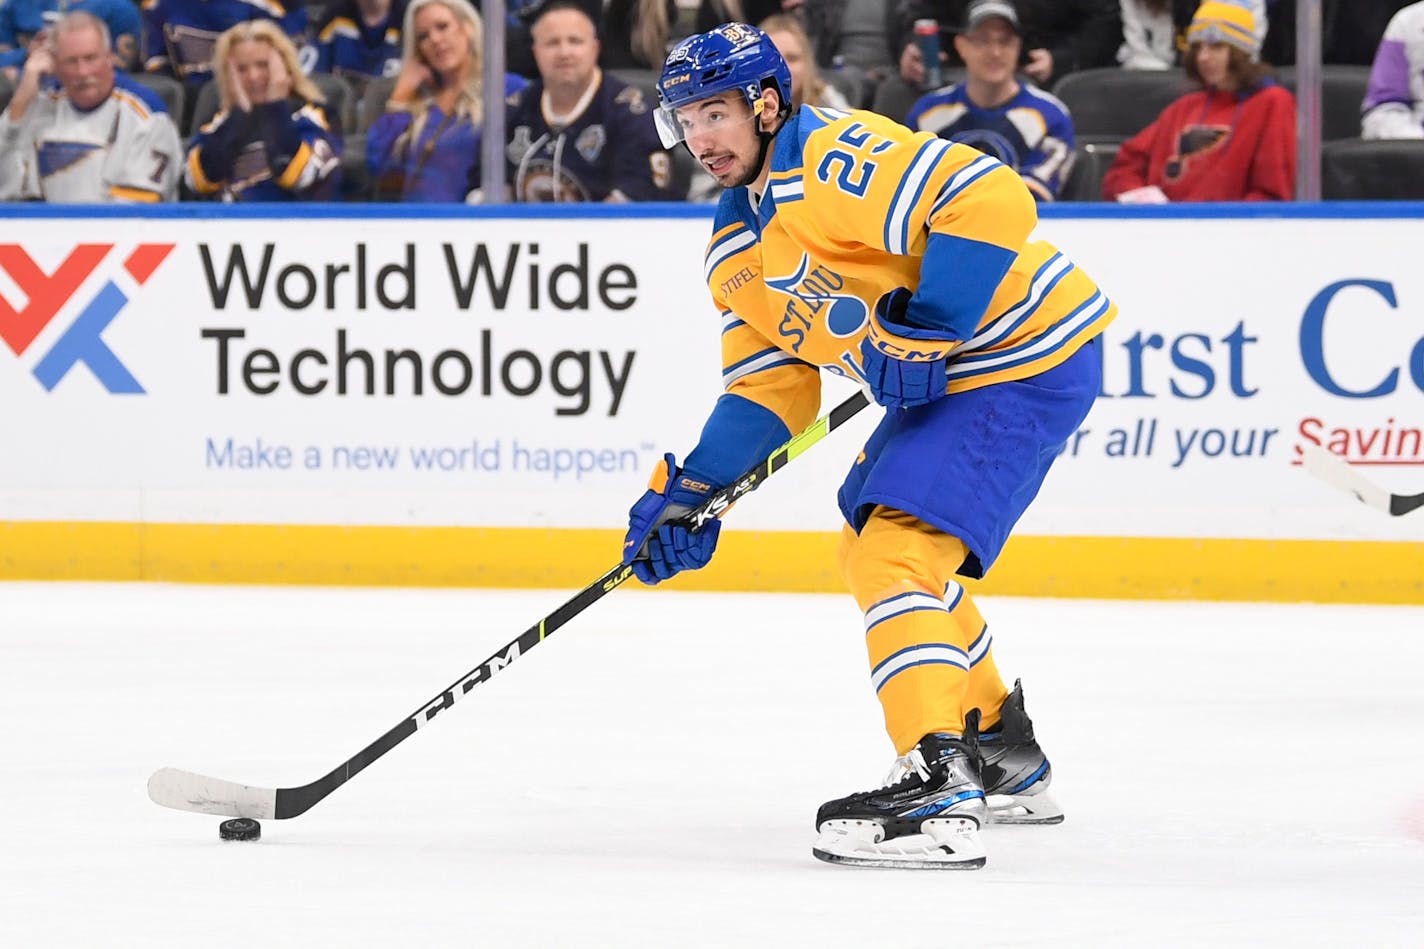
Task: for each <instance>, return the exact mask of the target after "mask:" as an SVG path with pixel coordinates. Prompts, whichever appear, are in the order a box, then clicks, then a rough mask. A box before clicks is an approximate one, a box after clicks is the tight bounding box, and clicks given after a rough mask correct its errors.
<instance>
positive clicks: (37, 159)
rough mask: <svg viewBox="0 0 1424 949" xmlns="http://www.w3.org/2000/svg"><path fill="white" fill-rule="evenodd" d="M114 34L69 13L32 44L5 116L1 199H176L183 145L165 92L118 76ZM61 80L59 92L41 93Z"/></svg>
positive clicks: (0, 138) (1, 122)
mask: <svg viewBox="0 0 1424 949" xmlns="http://www.w3.org/2000/svg"><path fill="white" fill-rule="evenodd" d="M112 48H113V44H112V40H111V37H110V35H109V28H108V26H106V25H105V23H104V21H103V20H101V19H99V18H98V17H97V16H94V15H93V14H90V13H83V12H80V13H70V14H67V15H65V16H64V17H63V18H62V19H60V20H59V21H57V22H56V23H55V24H54V25H53V26H51V27H50V28H49V29H48V30H47V31H46V35H45V38H44V39H43V40H42V41H40V42H38V43H35V44H33V46H32V47H31V49H30V55H29V57H28V58H27V59H26V60H25V64H24V70H23V72H22V73H21V74H20V82H19V85H18V86H17V88H16V89H15V94H14V96H13V98H11V100H10V105H9V108H7V109H6V110H5V112H4V114H2V115H0V200H5V201H14V200H39V201H49V202H52V203H56V204H100V203H107V202H125V203H127V202H143V203H149V202H154V201H172V200H173V199H174V198H175V197H177V192H178V169H179V167H180V165H181V163H182V147H181V146H180V144H179V142H178V130H177V129H176V128H174V126H173V122H172V120H171V119H170V118H169V117H168V114H167V113H166V112H164V110H163V103H162V101H161V100H159V99H158V97H157V96H155V95H153V94H152V93H150V92H149V91H148V90H146V89H143V88H142V87H141V86H139V85H138V84H137V83H135V82H133V80H130V79H128V78H127V77H122V78H119V77H116V76H115V74H114V62H113V58H112V56H111V54H110V50H111V49H112ZM51 73H52V74H53V75H55V76H56V77H57V78H58V80H59V89H58V90H55V91H48V90H41V88H40V83H41V80H43V79H44V78H45V77H46V76H48V75H50V74H51Z"/></svg>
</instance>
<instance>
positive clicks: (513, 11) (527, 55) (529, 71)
mask: <svg viewBox="0 0 1424 949" xmlns="http://www.w3.org/2000/svg"><path fill="white" fill-rule="evenodd" d="M548 2H549V0H506V3H505V5H504V8H505V11H506V12H505V18H504V68H505V71H506V72H512V73H515V74H517V75H520V76H523V77H524V78H525V79H538V78H539V67H538V66H537V65H536V64H535V63H534V48H533V47H534V41H533V40H532V39H530V37H529V24H530V22H531V21H532V20H533V19H534V18H535V17H536V16H537V15H538V13H539V11H540V10H541V9H543V7H544V5H545V4H546V3H548ZM578 5H579V9H581V10H583V12H584V13H587V14H588V18H589V19H590V20H592V21H593V25H594V31H595V32H597V33H601V32H603V0H578ZM659 65H661V64H659Z"/></svg>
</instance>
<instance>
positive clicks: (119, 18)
mask: <svg viewBox="0 0 1424 949" xmlns="http://www.w3.org/2000/svg"><path fill="white" fill-rule="evenodd" d="M66 13H92V14H93V15H94V16H96V17H98V18H99V19H101V20H103V21H104V25H105V26H107V27H108V28H109V35H110V37H112V39H113V43H114V52H116V53H118V54H119V57H120V58H121V59H122V60H123V62H124V67H125V68H128V67H129V66H131V65H133V64H134V63H135V62H137V60H138V37H139V34H140V33H141V32H142V31H143V24H142V22H140V20H139V16H138V7H136V6H134V4H133V0H73V2H64V0H3V2H0V67H4V66H15V67H20V66H23V65H24V63H25V51H26V49H27V47H28V46H29V45H30V40H32V39H34V37H35V36H36V35H37V34H38V33H39V32H40V31H41V30H43V29H45V28H46V27H47V26H49V25H50V24H51V23H53V22H54V21H56V20H58V19H59V18H60V17H61V16H64V15H65V14H66Z"/></svg>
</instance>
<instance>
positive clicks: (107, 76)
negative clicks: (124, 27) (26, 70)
mask: <svg viewBox="0 0 1424 949" xmlns="http://www.w3.org/2000/svg"><path fill="white" fill-rule="evenodd" d="M54 71H55V74H56V75H57V76H58V77H59V84H60V85H61V86H63V87H64V94H65V95H66V96H68V97H69V101H70V102H72V103H74V107H75V108H77V109H86V110H87V109H92V108H94V107H95V106H97V105H99V103H101V102H103V101H104V100H105V99H107V98H108V97H109V93H110V92H112V91H113V88H114V61H113V60H112V59H111V58H110V57H109V51H108V49H106V48H105V46H104V38H103V37H102V36H100V35H99V31H98V30H70V31H69V32H67V33H61V34H60V35H59V38H58V40H57V41H56V43H55V52H54Z"/></svg>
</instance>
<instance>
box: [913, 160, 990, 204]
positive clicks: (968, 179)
mask: <svg viewBox="0 0 1424 949" xmlns="http://www.w3.org/2000/svg"><path fill="white" fill-rule="evenodd" d="M999 164H1000V162H999V160H998V159H997V158H990V157H989V156H988V155H984V156H981V157H979V158H976V159H974V160H973V161H972V162H970V163H969V164H968V165H965V166H964V167H963V168H961V169H959V171H957V172H955V173H954V175H953V176H951V177H950V179H949V180H948V181H946V182H945V183H944V187H943V188H942V189H940V193H939V198H938V199H937V200H936V201H935V203H934V207H932V208H930V215H931V216H933V215H935V214H938V213H939V211H940V209H941V208H943V207H944V206H945V205H946V204H948V203H949V202H951V201H953V200H954V199H955V197H957V196H958V195H959V193H960V192H961V191H963V190H964V189H965V188H967V187H969V186H970V185H972V184H973V183H974V182H976V181H978V180H979V179H980V178H982V177H984V176H985V175H987V174H988V173H989V172H991V171H993V170H994V169H995V168H997V167H998V166H999Z"/></svg>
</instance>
